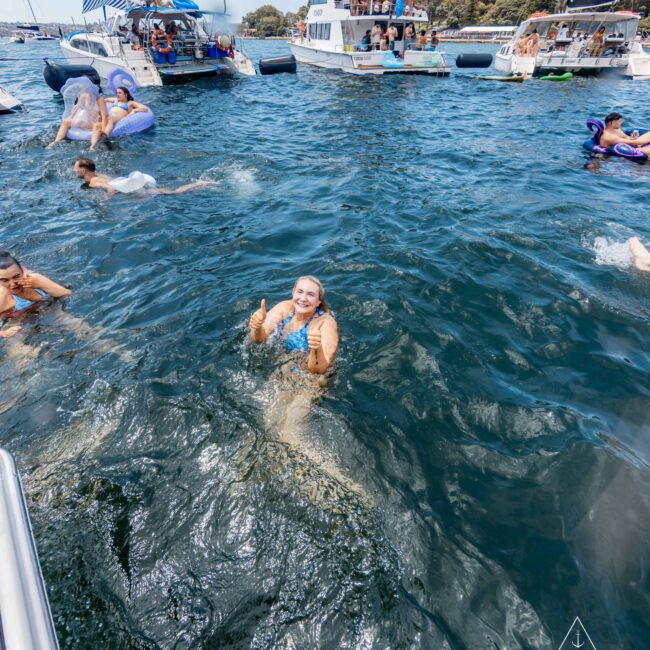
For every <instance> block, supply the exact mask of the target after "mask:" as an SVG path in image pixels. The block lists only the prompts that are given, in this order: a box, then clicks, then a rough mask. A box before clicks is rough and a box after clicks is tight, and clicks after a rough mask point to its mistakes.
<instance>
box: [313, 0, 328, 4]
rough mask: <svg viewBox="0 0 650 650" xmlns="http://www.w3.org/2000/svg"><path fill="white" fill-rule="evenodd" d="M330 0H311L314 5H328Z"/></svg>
mask: <svg viewBox="0 0 650 650" xmlns="http://www.w3.org/2000/svg"><path fill="white" fill-rule="evenodd" d="M327 1H328V0H311V4H312V5H326V4H327Z"/></svg>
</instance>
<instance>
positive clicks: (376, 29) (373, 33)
mask: <svg viewBox="0 0 650 650" xmlns="http://www.w3.org/2000/svg"><path fill="white" fill-rule="evenodd" d="M380 41H381V27H380V26H379V24H378V23H375V24H374V25H373V26H372V29H371V30H370V42H371V43H372V49H373V50H378V49H379V43H380Z"/></svg>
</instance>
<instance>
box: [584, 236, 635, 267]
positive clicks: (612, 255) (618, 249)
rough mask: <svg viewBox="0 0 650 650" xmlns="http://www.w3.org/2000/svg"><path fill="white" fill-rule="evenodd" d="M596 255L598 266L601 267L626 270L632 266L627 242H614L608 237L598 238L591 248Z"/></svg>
mask: <svg viewBox="0 0 650 650" xmlns="http://www.w3.org/2000/svg"><path fill="white" fill-rule="evenodd" d="M591 249H592V250H593V251H594V253H595V254H596V264H599V265H601V266H616V267H618V268H619V269H626V268H629V267H631V266H632V264H633V261H632V255H631V253H630V246H629V244H628V243H627V240H626V241H623V242H620V241H612V240H610V239H608V238H607V237H596V239H594V242H593V244H592V246H591Z"/></svg>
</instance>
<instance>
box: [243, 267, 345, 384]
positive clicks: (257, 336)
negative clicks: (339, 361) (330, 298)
mask: <svg viewBox="0 0 650 650" xmlns="http://www.w3.org/2000/svg"><path fill="white" fill-rule="evenodd" d="M324 298H325V290H324V289H323V285H322V284H321V282H320V281H319V280H318V279H316V278H315V277H313V276H311V275H305V276H302V277H300V278H298V280H296V284H295V285H294V287H293V292H292V295H291V300H283V301H282V302H279V303H278V304H277V305H275V307H273V308H272V309H271V310H270V311H269V312H268V313H267V311H266V300H262V301H261V302H260V308H259V309H258V310H257V311H256V312H255V313H254V314H253V315H252V316H251V317H250V321H249V324H248V326H249V330H250V336H251V340H252V341H253V342H254V343H264V342H265V341H267V340H270V341H277V342H279V343H280V345H281V346H282V347H283V348H284V349H285V350H288V351H299V352H306V353H308V357H307V368H308V370H309V372H313V373H315V374H319V375H322V374H323V373H325V372H326V370H327V369H328V368H329V367H330V365H331V364H332V362H333V361H334V357H335V356H336V351H337V349H338V345H339V331H338V326H337V324H336V320H335V319H334V316H332V314H331V313H330V310H329V307H328V306H327V305H326V304H325V300H324Z"/></svg>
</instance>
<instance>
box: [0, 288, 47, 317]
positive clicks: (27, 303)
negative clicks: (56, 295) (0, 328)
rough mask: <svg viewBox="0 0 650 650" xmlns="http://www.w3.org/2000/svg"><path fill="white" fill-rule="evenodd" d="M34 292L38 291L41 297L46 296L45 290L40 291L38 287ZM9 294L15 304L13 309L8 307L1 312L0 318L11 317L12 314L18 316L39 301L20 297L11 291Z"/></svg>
mask: <svg viewBox="0 0 650 650" xmlns="http://www.w3.org/2000/svg"><path fill="white" fill-rule="evenodd" d="M36 293H38V294H39V295H40V296H42V297H43V298H47V297H48V294H47V293H45V291H41V290H40V289H36ZM11 295H12V296H13V297H14V300H15V302H16V304H15V305H14V307H13V309H8V310H7V311H5V312H2V313H1V314H0V317H2V318H13V317H14V316H19V315H20V314H22V313H23V312H25V311H27V310H28V309H29V308H30V307H33V306H34V305H35V304H36V303H37V302H41V301H40V300H27V299H26V298H21V297H20V296H16V295H14V294H13V293H12V294H11Z"/></svg>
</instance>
